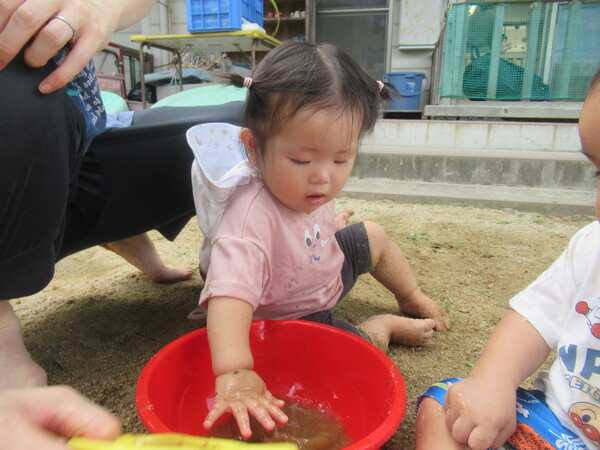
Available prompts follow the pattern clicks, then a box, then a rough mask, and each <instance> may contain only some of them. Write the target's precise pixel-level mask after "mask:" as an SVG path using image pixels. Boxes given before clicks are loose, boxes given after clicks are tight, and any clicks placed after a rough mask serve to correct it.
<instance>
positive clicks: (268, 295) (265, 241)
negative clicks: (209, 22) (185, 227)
mask: <svg viewBox="0 0 600 450" xmlns="http://www.w3.org/2000/svg"><path fill="white" fill-rule="evenodd" d="M224 76H226V77H227V78H228V80H229V81H230V82H231V84H233V85H234V86H237V87H245V88H247V89H248V97H247V102H246V108H245V112H244V119H243V122H244V126H245V128H243V129H242V130H241V131H240V133H239V137H240V139H241V142H242V143H243V145H244V147H245V149H246V152H247V158H248V161H249V164H250V165H251V167H252V174H251V176H250V177H249V179H247V180H245V183H246V184H243V185H241V186H238V187H237V188H236V189H235V191H234V192H233V194H232V195H231V197H229V198H228V199H227V202H226V208H225V211H224V212H223V215H222V218H221V220H220V222H219V224H218V226H217V227H216V231H215V232H214V234H213V235H212V236H211V239H210V243H211V252H210V265H209V266H208V270H207V268H206V267H203V268H202V269H203V270H207V273H206V282H205V286H204V289H203V291H202V294H201V297H200V305H201V306H203V307H205V308H206V309H207V314H208V316H207V327H208V338H209V343H210V351H211V356H212V365H213V371H214V374H215V376H216V399H215V404H214V406H213V408H212V410H211V411H210V412H209V414H208V416H207V418H206V420H205V423H204V426H205V427H206V428H207V429H208V428H210V427H211V426H212V425H213V424H214V423H215V421H216V420H217V418H218V417H220V416H221V415H222V414H223V413H225V412H231V413H233V415H234V417H235V419H236V421H237V423H238V426H239V428H240V431H241V434H242V436H243V437H244V438H245V439H248V438H249V437H250V435H251V430H250V427H249V416H248V413H250V414H251V415H253V416H254V417H256V419H257V420H258V421H259V423H260V424H261V425H262V426H263V427H264V428H265V429H266V430H267V431H270V430H272V429H273V428H274V427H275V421H276V422H278V423H280V424H283V423H285V422H286V421H287V417H286V416H285V415H284V414H283V412H282V411H281V410H280V409H279V408H280V407H281V406H282V405H283V401H281V400H279V399H276V398H274V397H273V395H271V393H270V392H269V391H268V389H267V387H266V386H265V384H264V382H263V381H262V379H261V378H260V376H258V375H257V374H256V373H255V372H254V371H253V370H252V368H253V357H252V352H251V350H250V346H249V328H250V325H251V322H252V320H256V319H306V320H311V321H316V322H321V323H326V324H329V325H333V326H336V327H338V328H342V329H344V330H348V331H350V332H353V333H355V334H358V335H360V336H363V337H364V338H365V339H368V340H370V341H371V342H373V343H374V344H375V345H377V346H378V347H379V348H380V349H382V350H384V351H385V350H387V347H388V344H389V343H390V342H393V343H400V344H405V345H428V344H429V343H430V340H431V336H432V334H433V331H434V330H438V331H444V330H446V329H448V327H449V320H448V317H447V314H446V313H445V311H444V310H443V309H442V308H441V307H440V306H439V305H437V304H436V303H435V302H434V301H433V300H431V299H430V298H429V297H427V296H426V295H425V294H424V293H423V292H421V290H420V289H419V287H418V285H417V282H416V280H415V277H414V275H413V272H412V270H411V267H410V265H409V264H408V262H407V260H406V259H405V257H404V256H403V254H402V253H401V251H400V249H399V248H398V247H397V246H396V245H395V244H394V242H392V241H391V240H390V239H389V238H388V236H387V235H386V233H385V232H384V231H383V229H382V228H381V227H380V226H378V225H376V224H375V223H371V222H364V223H356V224H353V225H350V226H347V227H344V228H342V229H341V230H339V231H337V230H336V221H335V210H334V202H333V200H334V198H335V197H336V195H337V194H338V193H339V192H340V191H341V189H342V188H343V186H344V184H345V183H346V181H347V180H348V177H349V176H350V173H351V171H352V168H353V166H354V162H355V159H356V156H357V152H358V146H359V142H360V139H361V138H362V137H363V136H364V135H365V134H366V133H368V132H369V131H371V130H372V128H373V127H374V125H375V121H376V117H377V110H378V104H379V99H380V98H382V99H389V97H390V92H389V90H388V87H387V86H385V85H384V84H383V83H381V82H377V81H375V80H373V79H371V78H370V77H369V76H368V75H367V74H366V73H365V72H364V71H363V70H361V68H360V67H359V66H358V65H357V64H356V63H355V62H354V61H353V60H352V59H351V58H350V57H348V56H347V55H346V54H345V53H343V52H342V51H340V50H339V49H338V48H336V47H334V46H332V45H326V44H323V45H313V44H308V43H301V42H288V43H285V44H283V45H281V46H279V47H277V48H276V49H275V50H273V51H271V52H270V53H268V54H267V55H266V57H265V58H264V60H263V61H262V62H261V63H260V64H259V66H258V67H257V68H256V70H255V72H254V74H253V78H242V77H241V76H239V75H236V74H226V75H224ZM367 272H369V273H371V274H372V275H373V276H374V277H375V278H376V279H377V280H378V281H379V282H381V283H382V284H383V285H384V286H385V287H387V288H388V289H389V290H390V291H391V292H392V293H393V294H394V295H395V297H396V299H397V301H398V305H399V307H400V310H401V311H402V312H403V313H406V314H409V315H411V316H415V317H418V319H415V318H408V317H404V316H397V315H393V314H384V315H378V316H374V317H371V318H369V319H368V320H366V321H365V322H363V323H362V324H360V325H359V327H358V329H357V328H355V327H353V326H352V325H350V324H348V323H346V322H344V321H342V320H339V319H336V318H335V317H334V315H333V313H332V309H333V308H334V307H335V305H336V304H337V303H338V301H340V300H341V299H342V298H343V297H344V296H345V295H346V294H347V293H348V291H349V290H350V288H351V287H352V286H353V284H354V283H355V281H356V278H357V277H358V276H359V275H361V274H363V273H367Z"/></svg>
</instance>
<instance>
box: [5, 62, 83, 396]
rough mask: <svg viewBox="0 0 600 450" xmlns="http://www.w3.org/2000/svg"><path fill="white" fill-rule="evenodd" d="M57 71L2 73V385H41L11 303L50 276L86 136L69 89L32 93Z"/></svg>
mask: <svg viewBox="0 0 600 450" xmlns="http://www.w3.org/2000/svg"><path fill="white" fill-rule="evenodd" d="M54 68H55V66H54V65H53V63H49V64H48V65H47V66H46V67H44V68H41V69H32V68H29V67H27V66H26V65H25V64H24V62H23V57H22V54H21V55H19V56H17V57H16V58H15V59H14V60H13V61H12V62H11V63H10V64H9V65H8V66H7V67H6V68H5V69H3V70H2V71H0V98H2V101H1V102H0V387H10V386H19V385H34V384H45V382H46V377H45V374H44V372H43V370H42V369H41V368H40V367H39V366H37V365H36V364H35V363H33V361H32V360H31V358H30V356H29V354H28V353H27V351H26V350H25V347H24V345H23V341H22V338H21V329H20V323H19V320H18V318H17V317H16V316H15V314H14V312H13V309H12V307H11V305H10V303H9V301H8V300H9V299H11V298H17V297H23V296H27V295H31V294H33V293H35V292H38V291H40V290H41V289H43V288H44V287H45V286H46V285H47V284H48V283H49V282H50V280H51V279H52V276H53V274H54V263H55V258H56V253H57V251H58V248H60V245H61V240H62V235H63V230H64V223H65V210H66V205H67V201H68V195H69V183H70V181H72V180H73V174H74V173H75V172H76V167H77V165H78V156H77V155H78V154H79V153H80V150H81V148H82V146H83V142H84V139H85V123H84V121H83V117H82V116H81V114H80V113H79V111H78V110H77V109H76V108H75V106H74V105H73V104H72V102H71V101H70V99H69V98H68V96H67V94H66V92H65V91H64V90H62V89H61V90H59V91H57V92H55V93H53V94H48V95H42V94H40V93H39V92H38V90H37V85H38V84H39V83H40V81H41V80H42V79H43V78H45V77H46V76H47V75H48V73H49V72H50V71H51V70H53V69H54Z"/></svg>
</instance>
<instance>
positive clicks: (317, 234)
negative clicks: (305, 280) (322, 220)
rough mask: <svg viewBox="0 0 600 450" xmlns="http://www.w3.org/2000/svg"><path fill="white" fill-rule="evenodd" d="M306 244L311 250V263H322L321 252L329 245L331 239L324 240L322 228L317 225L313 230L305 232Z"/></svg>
mask: <svg viewBox="0 0 600 450" xmlns="http://www.w3.org/2000/svg"><path fill="white" fill-rule="evenodd" d="M304 243H305V244H306V247H308V249H309V250H310V259H311V261H315V262H318V261H321V251H320V249H322V248H323V247H325V246H326V245H327V244H328V243H329V238H327V239H322V236H321V228H320V227H319V224H318V223H315V225H314V226H313V229H312V230H309V229H306V230H304Z"/></svg>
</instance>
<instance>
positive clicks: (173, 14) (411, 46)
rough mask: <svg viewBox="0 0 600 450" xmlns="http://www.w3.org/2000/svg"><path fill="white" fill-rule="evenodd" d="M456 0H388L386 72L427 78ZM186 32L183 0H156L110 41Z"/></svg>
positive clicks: (162, 61)
mask: <svg viewBox="0 0 600 450" xmlns="http://www.w3.org/2000/svg"><path fill="white" fill-rule="evenodd" d="M452 1H458V0H390V33H389V36H388V43H387V46H388V58H387V60H388V64H387V65H388V68H389V72H423V73H425V75H426V76H427V78H428V79H431V74H432V62H433V56H434V51H433V47H434V46H435V45H436V44H437V41H438V38H439V34H440V30H441V26H442V21H443V17H444V10H445V8H446V5H447V4H448V2H452ZM178 33H187V15H186V2H185V0H160V2H157V3H156V4H155V5H154V7H153V8H152V10H151V11H150V14H148V15H147V16H146V17H145V18H144V19H142V20H141V21H140V22H138V23H136V24H134V25H132V26H131V27H129V28H126V29H125V30H122V31H119V32H117V33H115V34H114V35H113V37H112V41H113V42H116V43H118V44H120V45H125V46H127V47H131V48H134V49H136V50H137V48H138V44H137V43H135V42H131V41H130V39H129V37H130V36H131V35H135V34H145V35H153V34H178ZM153 53H154V58H155V67H156V68H157V70H159V69H160V67H161V66H165V65H167V64H168V63H169V60H170V57H171V55H170V54H169V53H168V52H165V51H161V50H156V49H153ZM429 98H430V89H429V85H427V89H426V90H425V91H424V92H423V94H422V95H421V104H422V105H424V104H426V103H427V102H428V101H429Z"/></svg>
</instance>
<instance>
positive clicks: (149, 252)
mask: <svg viewBox="0 0 600 450" xmlns="http://www.w3.org/2000/svg"><path fill="white" fill-rule="evenodd" d="M102 247H104V248H105V249H107V250H110V251H112V252H114V253H116V254H117V255H119V256H121V257H122V258H123V259H125V260H126V261H127V262H129V263H130V264H132V265H133V266H135V267H137V268H138V269H140V270H141V271H142V272H144V274H146V276H147V277H148V278H150V279H151V280H152V281H156V282H158V283H173V282H175V281H183V280H188V279H189V278H191V277H192V274H193V272H192V271H191V270H190V269H185V268H182V267H175V266H171V265H168V264H165V263H164V262H163V261H162V259H161V258H160V255H159V254H158V251H157V250H156V247H155V246H154V243H153V242H152V240H151V239H150V237H149V236H148V234H146V233H143V234H138V235H137V236H132V237H129V238H125V239H121V240H120V241H114V242H109V243H107V244H104V245H102Z"/></svg>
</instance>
